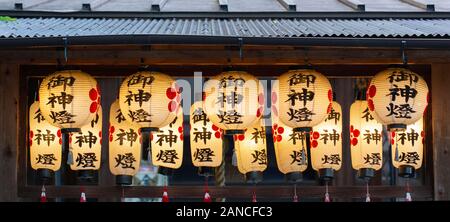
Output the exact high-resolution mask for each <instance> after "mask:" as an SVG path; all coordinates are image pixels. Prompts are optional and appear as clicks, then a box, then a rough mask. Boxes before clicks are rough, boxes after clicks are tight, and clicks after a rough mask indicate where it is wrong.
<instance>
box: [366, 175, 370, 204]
mask: <svg viewBox="0 0 450 222" xmlns="http://www.w3.org/2000/svg"><path fill="white" fill-rule="evenodd" d="M366 202H371V200H370V193H369V180H367V181H366Z"/></svg>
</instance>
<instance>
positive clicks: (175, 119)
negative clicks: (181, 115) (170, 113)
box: [169, 116, 178, 128]
mask: <svg viewBox="0 0 450 222" xmlns="http://www.w3.org/2000/svg"><path fill="white" fill-rule="evenodd" d="M177 120H178V116H176V117H175V118H174V119H173V120H172V122H170V123H169V127H170V128H172V126H173V124H175V123H176V122H177Z"/></svg>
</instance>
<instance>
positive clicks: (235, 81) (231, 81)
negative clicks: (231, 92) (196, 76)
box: [219, 76, 245, 89]
mask: <svg viewBox="0 0 450 222" xmlns="http://www.w3.org/2000/svg"><path fill="white" fill-rule="evenodd" d="M244 83H245V80H244V79H243V78H234V77H233V76H228V77H223V78H222V79H220V80H219V87H220V88H226V87H233V86H234V89H237V87H242V86H244Z"/></svg>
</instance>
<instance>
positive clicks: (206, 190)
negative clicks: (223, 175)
mask: <svg viewBox="0 0 450 222" xmlns="http://www.w3.org/2000/svg"><path fill="white" fill-rule="evenodd" d="M203 202H205V203H210V202H211V196H210V195H209V188H208V177H207V176H205V196H204V197H203Z"/></svg>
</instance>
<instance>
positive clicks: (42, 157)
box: [36, 153, 57, 165]
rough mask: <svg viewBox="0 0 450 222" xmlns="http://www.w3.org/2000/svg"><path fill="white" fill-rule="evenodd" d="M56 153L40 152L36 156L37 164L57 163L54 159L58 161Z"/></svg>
mask: <svg viewBox="0 0 450 222" xmlns="http://www.w3.org/2000/svg"><path fill="white" fill-rule="evenodd" d="M56 160H57V159H56V158H55V154H53V153H51V154H38V157H36V164H38V163H40V164H43V165H55V163H53V161H56Z"/></svg>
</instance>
